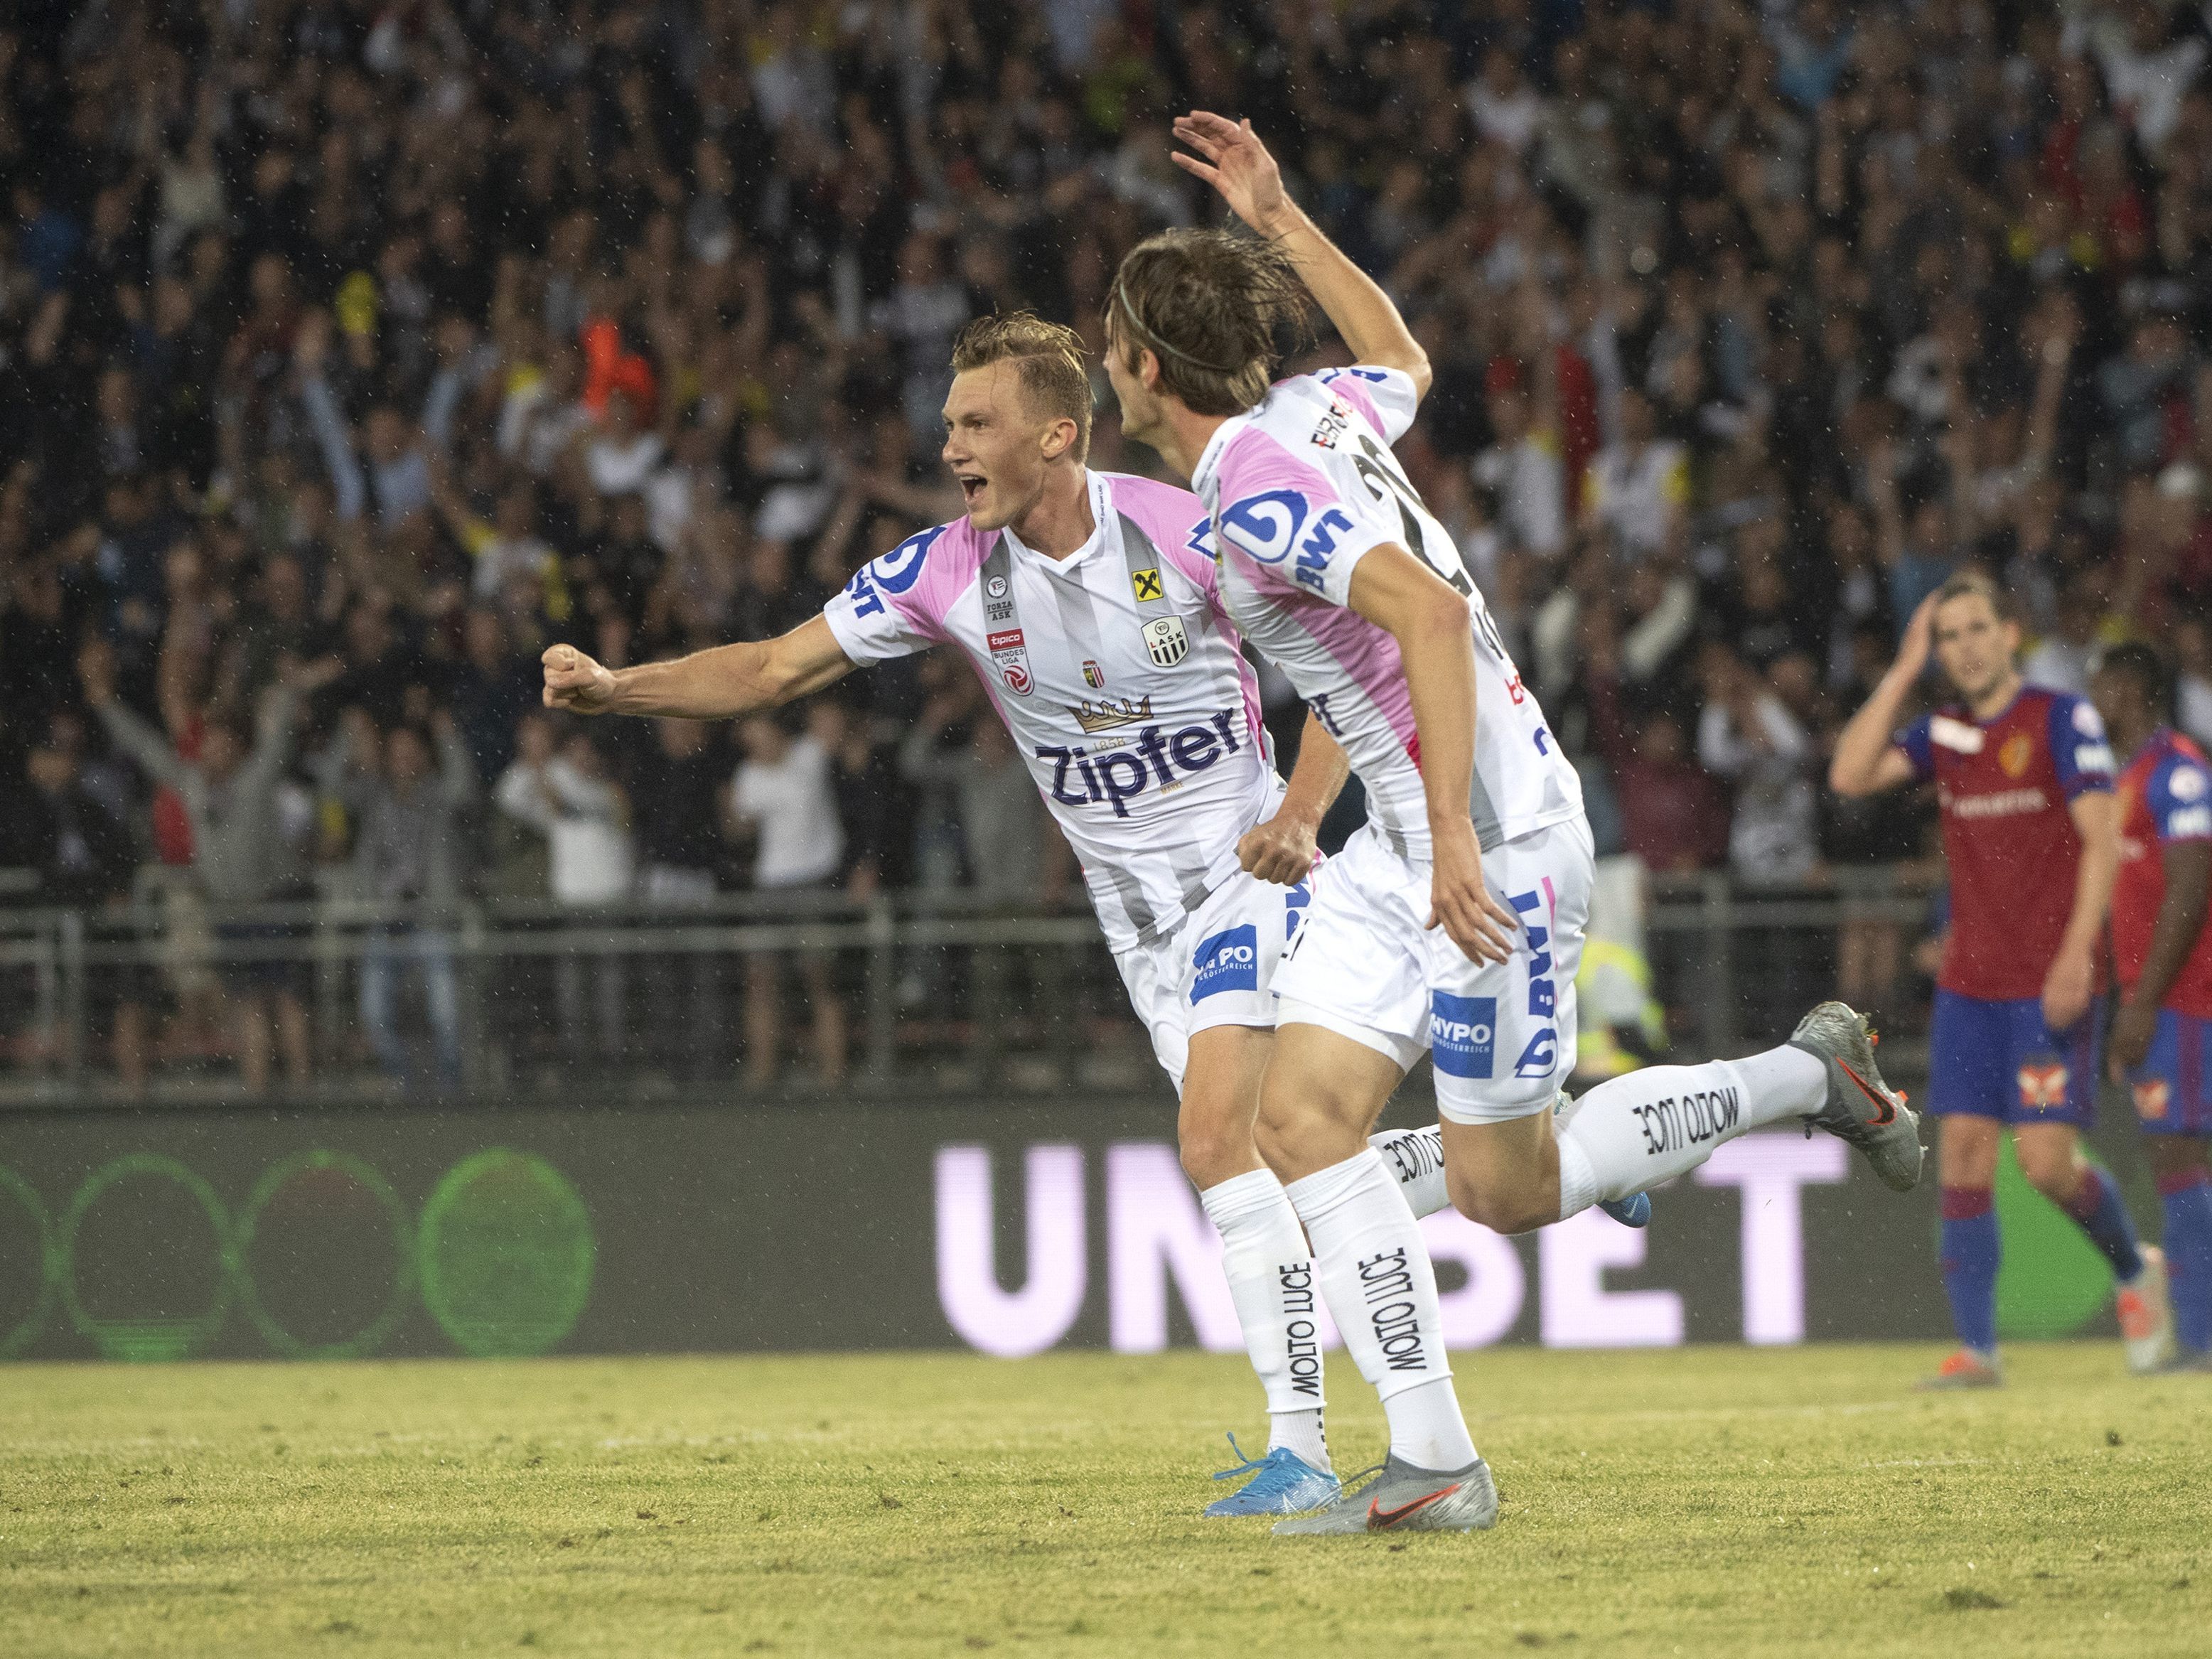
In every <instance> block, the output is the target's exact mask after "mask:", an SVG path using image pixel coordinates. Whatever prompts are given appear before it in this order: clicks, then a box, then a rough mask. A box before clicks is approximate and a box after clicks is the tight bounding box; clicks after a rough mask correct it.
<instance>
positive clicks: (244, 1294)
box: [232, 1152, 415, 1359]
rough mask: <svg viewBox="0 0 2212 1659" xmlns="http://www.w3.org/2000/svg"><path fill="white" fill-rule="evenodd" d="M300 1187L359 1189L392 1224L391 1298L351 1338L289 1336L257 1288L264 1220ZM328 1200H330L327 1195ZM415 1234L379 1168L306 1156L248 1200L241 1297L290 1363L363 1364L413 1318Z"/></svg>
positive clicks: (236, 1252) (237, 1246)
mask: <svg viewBox="0 0 2212 1659" xmlns="http://www.w3.org/2000/svg"><path fill="white" fill-rule="evenodd" d="M295 1181H298V1182H304V1183H308V1184H309V1185H310V1186H312V1185H313V1183H317V1182H322V1183H331V1182H336V1183H340V1184H341V1185H343V1184H350V1185H352V1186H355V1187H357V1188H360V1189H362V1191H364V1192H366V1193H367V1194H368V1196H369V1198H370V1199H371V1200H373V1201H374V1203H375V1205H376V1207H377V1208H378V1209H379V1210H380V1211H381V1212H383V1214H384V1217H385V1218H386V1221H387V1222H389V1223H390V1225H391V1229H392V1286H391V1290H390V1291H389V1292H388V1293H387V1294H386V1297H385V1299H384V1304H383V1307H382V1309H381V1310H380V1311H379V1312H378V1313H377V1315H376V1316H374V1318H373V1319H371V1320H370V1321H369V1322H368V1324H366V1325H364V1326H362V1328H361V1329H359V1330H358V1331H356V1332H355V1333H354V1334H352V1335H350V1336H344V1337H340V1338H337V1339H336V1340H331V1341H326V1342H313V1341H307V1340H302V1339H301V1338H300V1337H298V1336H296V1335H295V1334H293V1333H292V1332H290V1331H289V1330H287V1329H286V1328H284V1326H283V1324H282V1323H281V1322H279V1321H278V1320H277V1319H276V1316H274V1315H272V1314H271V1313H270V1311H269V1310H268V1309H267V1307H266V1306H265V1305H264V1304H263V1302H262V1298H261V1292H260V1291H259V1290H258V1288H257V1287H256V1285H255V1284H254V1279H253V1273H252V1262H251V1261H249V1260H248V1257H249V1255H251V1253H252V1249H253V1241H254V1237H255V1234H256V1232H257V1231H258V1228H259V1226H260V1223H261V1218H262V1214H263V1212H264V1211H266V1210H267V1209H268V1207H269V1205H270V1201H271V1200H274V1199H276V1197H277V1195H278V1194H281V1193H283V1191H284V1190H285V1188H287V1187H289V1186H290V1185H291V1183H293V1182H295ZM312 1195H313V1194H311V1196H312ZM324 1196H325V1197H327V1194H324ZM414 1232H415V1229H414V1226H413V1224H412V1223H411V1222H410V1220H409V1218H408V1215H407V1206H406V1205H405V1204H404V1203H402V1202H401V1201H400V1198H399V1194H398V1193H395V1192H394V1191H392V1183H391V1182H388V1181H386V1179H385V1178H384V1177H383V1176H381V1175H380V1174H378V1173H377V1171H376V1170H375V1168H374V1166H373V1165H371V1164H367V1163H364V1162H363V1161H362V1159H360V1158H356V1157H354V1156H353V1155H352V1154H351V1153H349V1152H301V1153H299V1154H297V1155H296V1156H295V1157H292V1158H286V1159H285V1160H284V1161H283V1163H281V1164H273V1165H271V1166H270V1169H269V1170H267V1171H266V1172H265V1173H264V1174H263V1176H262V1177H261V1179H260V1180H259V1181H258V1182H255V1183H254V1185H253V1192H252V1195H251V1196H249V1197H248V1198H247V1199H246V1208H245V1209H244V1210H242V1211H240V1212H239V1217H238V1232H237V1235H236V1240H235V1243H234V1244H233V1246H232V1256H233V1259H234V1260H235V1261H236V1262H237V1263H238V1268H239V1273H238V1284H239V1292H240V1298H241V1299H242V1301H243V1302H244V1304H245V1307H246V1315H247V1316H248V1317H249V1318H251V1319H252V1321H253V1323H254V1326H255V1328H257V1329H258V1330H259V1331H260V1333H261V1334H262V1335H263V1337H264V1338H265V1339H266V1340H267V1341H268V1343H269V1346H270V1347H272V1348H274V1349H276V1352H279V1353H281V1354H283V1355H285V1356H286V1357H287V1358H293V1359H358V1358H362V1357H363V1356H364V1355H368V1354H373V1353H374V1352H376V1351H377V1350H378V1349H379V1348H380V1347H382V1346H384V1345H385V1343H386V1340H389V1339H390V1337H391V1335H392V1329H393V1328H394V1327H396V1326H397V1325H398V1323H399V1322H400V1321H401V1320H402V1319H404V1318H405V1317H406V1316H407V1306H408V1291H410V1289H411V1288H412V1287H413V1284H414V1278H415V1262H414V1244H415V1239H414Z"/></svg>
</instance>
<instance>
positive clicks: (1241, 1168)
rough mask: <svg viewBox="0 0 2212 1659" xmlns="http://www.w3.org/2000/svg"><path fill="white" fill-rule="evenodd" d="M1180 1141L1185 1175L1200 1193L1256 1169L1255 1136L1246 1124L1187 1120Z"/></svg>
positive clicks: (1181, 1131)
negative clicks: (1254, 1165)
mask: <svg viewBox="0 0 2212 1659" xmlns="http://www.w3.org/2000/svg"><path fill="white" fill-rule="evenodd" d="M1177 1139H1178V1141H1179V1143H1180V1144H1179V1145H1178V1146H1177V1149H1176V1150H1177V1153H1178V1155H1179V1156H1180V1157H1181V1158H1182V1172H1183V1173H1184V1174H1185V1175H1187V1176H1189V1177H1190V1179H1191V1184H1192V1185H1194V1186H1195V1187H1196V1188H1198V1189H1199V1191H1200V1192H1204V1191H1205V1190H1206V1188H1208V1187H1218V1186H1219V1185H1220V1184H1221V1183H1222V1182H1225V1181H1226V1180H1228V1179H1229V1178H1230V1177H1231V1176H1239V1175H1243V1173H1244V1172H1245V1171H1246V1170H1249V1169H1250V1168H1251V1167H1252V1160H1253V1157H1254V1151H1253V1137H1252V1134H1251V1133H1250V1132H1249V1130H1247V1129H1245V1128H1244V1127H1243V1126H1242V1125H1237V1126H1233V1127H1232V1126H1231V1125H1228V1124H1224V1123H1215V1122H1205V1121H1200V1122H1197V1123H1193V1122H1190V1121H1188V1120H1186V1121H1184V1123H1183V1125H1182V1128H1181V1130H1180V1132H1179V1134H1178V1137H1177Z"/></svg>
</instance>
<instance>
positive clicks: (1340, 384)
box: [1314, 369, 1390, 441]
mask: <svg viewBox="0 0 2212 1659" xmlns="http://www.w3.org/2000/svg"><path fill="white" fill-rule="evenodd" d="M1314 380H1315V383H1316V385H1318V386H1320V387H1321V389H1322V391H1323V392H1327V393H1328V395H1329V396H1330V397H1332V398H1342V399H1343V400H1344V401H1345V402H1346V403H1347V404H1351V405H1352V413H1353V414H1355V415H1357V416H1359V418H1360V419H1361V420H1363V421H1364V422H1367V424H1368V425H1370V427H1373V428H1375V435H1376V437H1378V438H1381V439H1383V440H1384V441H1388V440H1389V435H1390V433H1389V428H1387V427H1385V426H1384V425H1383V411H1382V410H1379V409H1377V408H1376V406H1375V399H1374V398H1371V397H1370V396H1369V395H1368V392H1367V388H1366V387H1365V386H1364V385H1362V384H1361V383H1360V379H1359V377H1358V375H1357V374H1353V373H1352V371H1351V370H1350V369H1346V370H1344V371H1343V372H1342V373H1341V374H1339V375H1338V376H1337V377H1336V378H1335V379H1334V380H1322V378H1321V377H1320V376H1319V375H1316V376H1315V377H1314Z"/></svg>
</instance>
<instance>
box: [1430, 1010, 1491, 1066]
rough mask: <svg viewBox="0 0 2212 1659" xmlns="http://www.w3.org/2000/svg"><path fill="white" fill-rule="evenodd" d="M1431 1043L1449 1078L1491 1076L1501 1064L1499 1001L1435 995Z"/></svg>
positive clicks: (1431, 1023)
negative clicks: (1498, 1057)
mask: <svg viewBox="0 0 2212 1659" xmlns="http://www.w3.org/2000/svg"><path fill="white" fill-rule="evenodd" d="M1429 1042H1430V1048H1431V1056H1432V1058H1433V1059H1434V1060H1435V1061H1436V1067H1437V1070H1438V1071H1439V1072H1442V1073H1443V1074H1444V1075H1445V1076H1446V1077H1489V1076H1490V1075H1492V1071H1493V1068H1494V1067H1495V1066H1496V1065H1497V1049H1498V999H1497V998H1496V997H1455V996H1454V995H1452V994H1451V993H1450V992H1449V991H1437V992H1435V993H1433V994H1431V1004H1430V1012H1429Z"/></svg>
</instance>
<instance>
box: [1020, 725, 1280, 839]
mask: <svg viewBox="0 0 2212 1659" xmlns="http://www.w3.org/2000/svg"><path fill="white" fill-rule="evenodd" d="M1085 729H1086V730H1087V729H1088V727H1087V726H1086V728H1085ZM1115 742H1116V744H1117V745H1126V746H1117V747H1115V748H1114V749H1113V750H1111V751H1110V752H1108V753H1105V754H1093V753H1091V751H1090V750H1085V749H1082V748H1074V749H1056V748H1049V747H1047V746H1046V745H1044V744H1038V745H1037V747H1036V750H1033V751H1032V752H1034V753H1035V754H1036V757H1037V758H1038V759H1039V760H1041V761H1050V762H1051V763H1052V783H1051V787H1050V789H1049V792H1048V793H1050V794H1051V796H1052V798H1053V799H1054V801H1055V802H1057V803H1058V804H1059V805H1062V806H1091V805H1104V806H1107V807H1109V808H1110V809H1111V810H1112V811H1113V814H1114V816H1115V817H1117V818H1126V817H1128V816H1129V803H1130V802H1131V801H1133V800H1134V799H1136V798H1137V797H1138V796H1139V795H1141V794H1143V793H1145V792H1146V790H1148V789H1152V788H1156V787H1157V788H1159V789H1172V788H1175V787H1177V786H1178V785H1180V784H1181V783H1182V781H1183V780H1184V778H1186V777H1188V776H1189V775H1191V774H1193V773H1197V772H1204V771H1208V770H1210V769H1212V768H1213V767H1214V766H1216V765H1218V764H1219V763H1220V761H1221V758H1222V757H1223V756H1225V755H1233V754H1235V753H1237V750H1240V749H1242V748H1243V746H1244V745H1243V742H1242V741H1241V740H1240V739H1239V738H1238V737H1237V716H1236V715H1235V714H1231V713H1230V712H1229V711H1227V710H1224V711H1223V712H1222V713H1220V714H1215V715H1212V716H1211V717H1210V718H1209V719H1208V720H1206V723H1205V724H1204V725H1202V726H1184V727H1183V728H1182V730H1181V731H1178V732H1163V730H1162V729H1161V728H1160V727H1159V726H1146V728H1145V729H1144V730H1143V731H1142V732H1139V733H1138V734H1137V736H1136V738H1135V739H1134V741H1131V740H1130V739H1128V738H1117V739H1116V740H1115Z"/></svg>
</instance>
